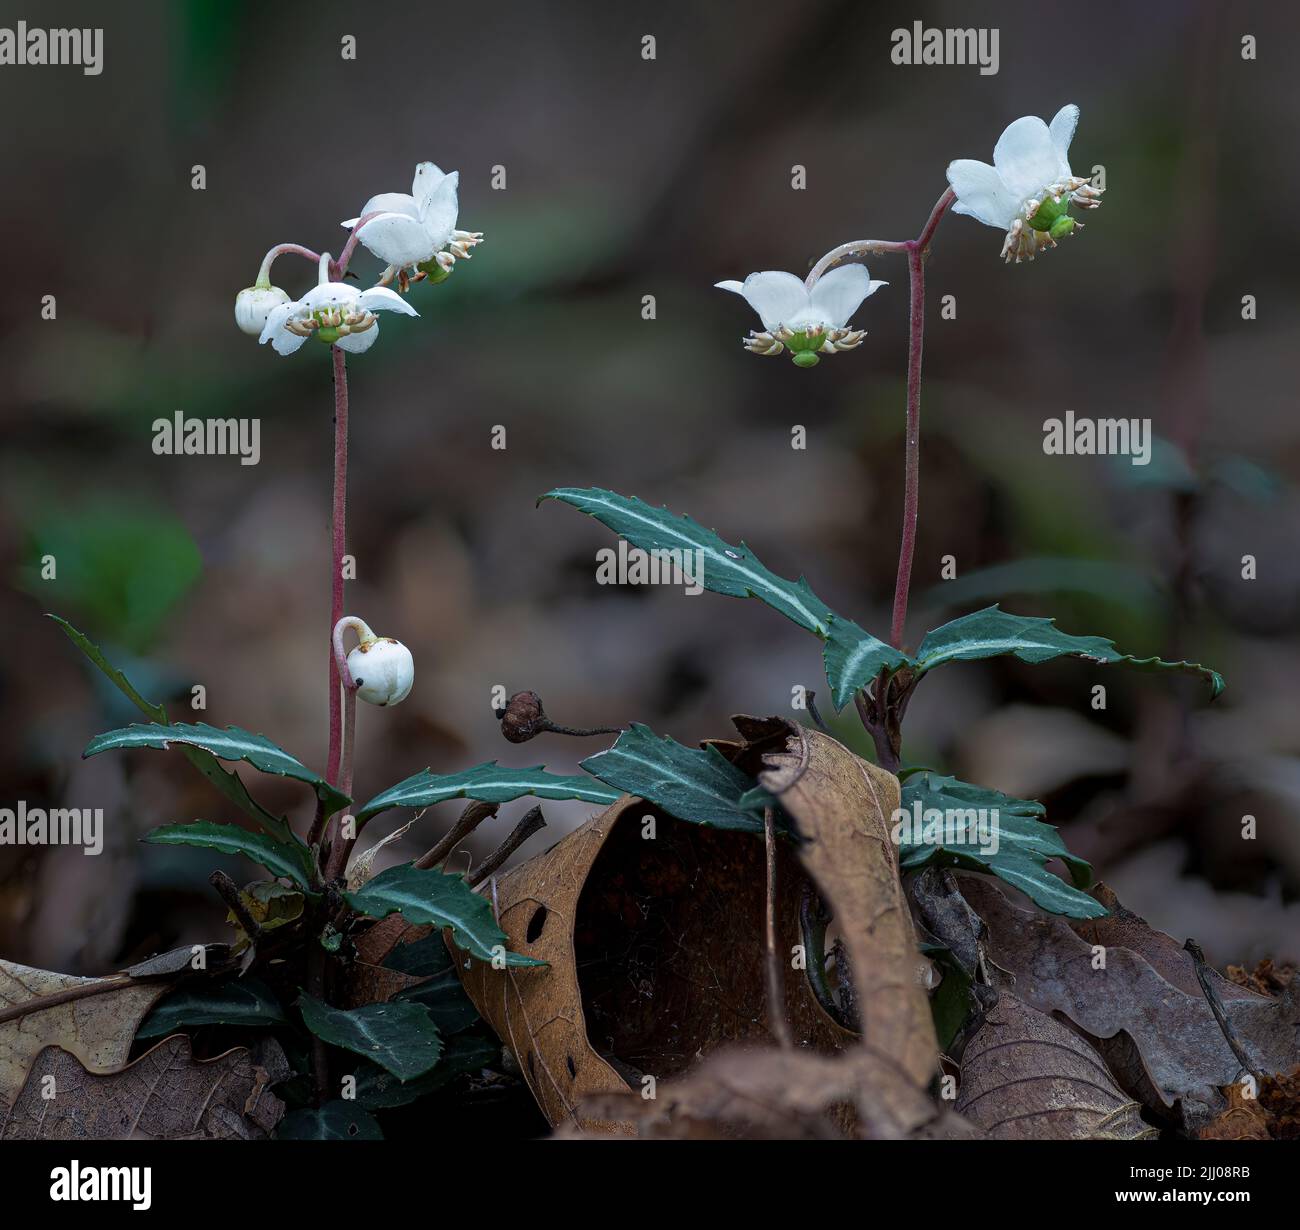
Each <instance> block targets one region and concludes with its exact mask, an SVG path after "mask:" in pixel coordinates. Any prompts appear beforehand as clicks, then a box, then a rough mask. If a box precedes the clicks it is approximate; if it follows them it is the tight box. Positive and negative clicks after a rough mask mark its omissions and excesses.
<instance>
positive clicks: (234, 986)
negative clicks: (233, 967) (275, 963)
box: [135, 978, 286, 1039]
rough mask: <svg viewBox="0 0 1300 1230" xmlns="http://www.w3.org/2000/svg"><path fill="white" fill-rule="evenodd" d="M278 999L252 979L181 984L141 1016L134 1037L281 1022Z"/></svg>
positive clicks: (283, 1019) (158, 1036)
mask: <svg viewBox="0 0 1300 1230" xmlns="http://www.w3.org/2000/svg"><path fill="white" fill-rule="evenodd" d="M285 1020H286V1017H285V1015H284V1009H283V1008H281V1007H280V1001H279V1000H278V999H276V998H275V996H274V995H273V994H272V993H271V990H270V988H269V987H267V986H266V985H265V983H261V982H259V981H258V980H257V979H256V978H231V979H229V980H227V981H225V982H219V983H217V984H216V985H214V986H193V987H181V988H180V989H179V990H177V991H175V992H173V993H172V994H171V995H168V996H167V998H166V999H164V1000H162V1002H161V1003H159V1004H158V1005H157V1006H156V1007H155V1008H154V1010H153V1011H152V1012H151V1013H149V1015H148V1016H147V1017H145V1019H144V1023H143V1024H142V1025H141V1026H140V1028H139V1029H138V1030H136V1034H135V1036H136V1038H137V1039H139V1038H161V1037H163V1036H165V1035H166V1034H174V1033H177V1032H179V1031H181V1030H186V1029H193V1028H194V1027H195V1026H197V1025H242V1026H247V1027H250V1028H257V1027H264V1026H268V1025H282V1024H284V1022H285Z"/></svg>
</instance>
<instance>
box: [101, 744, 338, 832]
mask: <svg viewBox="0 0 1300 1230" xmlns="http://www.w3.org/2000/svg"><path fill="white" fill-rule="evenodd" d="M173 743H178V744H180V745H182V746H190V747H198V748H202V749H203V750H204V751H205V752H209V753H211V754H212V755H213V756H216V757H217V759H219V760H246V761H247V762H248V763H249V764H251V765H252V766H253V768H255V769H259V770H260V771H261V772H263V773H272V774H275V775H277V776H279V777H292V778H293V779H294V780H295V781H300V782H305V783H306V784H307V785H309V786H310V787H311V788H312V789H313V790H314V791H315V792H316V796H317V798H319V799H320V800H321V802H322V803H324V804H325V808H326V811H327V812H328V813H329V814H333V813H334V812H336V811H338V809H339V808H340V807H345V806H347V804H348V803H349V802H350V801H351V800H350V799H349V798H348V796H347V795H345V794H341V793H340V792H339V791H338V790H336V789H335V788H334V787H333V786H331V785H330V784H329V782H327V781H326V780H325V779H324V778H323V777H321V775H320V774H319V773H316V772H314V771H313V770H311V769H309V768H308V767H307V766H306V765H305V764H303V763H302V762H301V761H300V760H295V759H294V758H293V757H292V756H290V755H289V753H288V752H286V751H285V750H284V749H283V748H281V747H277V746H276V745H275V744H274V743H272V742H271V740H270V739H268V738H267V737H266V736H265V735H255V734H252V733H250V732H249V731H247V730H241V729H240V728H239V727H238V726H227V727H226V728H225V729H224V730H222V729H220V728H219V727H216V726H209V725H208V724H207V723H206V722H197V723H194V724H193V725H191V724H190V723H188V722H173V723H171V724H170V725H162V724H160V723H157V722H152V723H150V724H149V725H147V726H145V725H141V724H138V723H133V724H132V725H130V726H126V727H124V728H123V729H121V730H110V731H108V732H107V733H106V734H102V735H96V736H95V737H94V738H93V739H92V740H91V741H90V742H89V743H88V744H87V745H86V750H85V751H84V752H82V753H81V754H82V755H83V756H95V755H97V754H98V753H100V752H105V751H108V750H109V749H111V748H119V747H152V748H162V749H165V748H168V747H170V746H171V745H172V744H173Z"/></svg>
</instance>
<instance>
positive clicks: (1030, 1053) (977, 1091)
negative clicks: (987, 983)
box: [955, 993, 1157, 1140]
mask: <svg viewBox="0 0 1300 1230" xmlns="http://www.w3.org/2000/svg"><path fill="white" fill-rule="evenodd" d="M955 1109H956V1111H957V1113H958V1114H960V1115H963V1116H964V1117H965V1118H967V1119H969V1120H970V1121H971V1122H972V1123H974V1124H976V1125H977V1126H978V1127H981V1128H983V1129H984V1131H985V1132H987V1133H988V1134H989V1136H991V1137H993V1138H994V1139H996V1140H1144V1139H1150V1138H1152V1137H1154V1136H1155V1135H1157V1132H1156V1129H1155V1128H1154V1127H1151V1126H1150V1125H1149V1124H1146V1123H1144V1122H1143V1121H1142V1116H1141V1113H1140V1112H1141V1108H1140V1107H1139V1106H1138V1104H1137V1103H1136V1102H1134V1101H1133V1100H1132V1099H1131V1098H1129V1097H1128V1096H1126V1095H1125V1094H1123V1093H1121V1092H1120V1089H1119V1086H1118V1085H1116V1084H1115V1079H1114V1077H1113V1076H1112V1075H1111V1073H1110V1071H1109V1069H1108V1068H1107V1067H1106V1065H1105V1064H1104V1063H1103V1062H1102V1060H1101V1057H1100V1056H1099V1055H1098V1054H1097V1052H1096V1051H1094V1050H1093V1049H1092V1047H1090V1046H1089V1045H1088V1044H1087V1043H1086V1042H1085V1041H1084V1040H1083V1039H1082V1038H1080V1037H1079V1036H1078V1035H1077V1034H1076V1033H1074V1032H1073V1031H1072V1030H1070V1029H1067V1028H1066V1027H1065V1026H1064V1025H1062V1024H1060V1023H1059V1022H1057V1021H1054V1020H1052V1018H1051V1017H1049V1016H1045V1015H1044V1014H1043V1013H1041V1012H1037V1011H1035V1010H1034V1009H1033V1008H1030V1007H1028V1006H1027V1005H1026V1004H1024V1003H1022V1002H1021V1001H1020V1000H1018V999H1016V998H1015V997H1014V996H1011V995H1007V994H1005V993H1004V994H1003V995H1002V997H1001V998H1000V999H999V1001H998V1002H997V1004H995V1005H994V1006H993V1007H991V1008H989V1009H988V1011H987V1012H986V1014H985V1017H984V1023H983V1024H982V1025H981V1026H980V1027H979V1029H978V1030H977V1031H976V1033H975V1036H974V1037H973V1038H972V1039H971V1040H970V1042H969V1043H968V1044H967V1046H966V1052H965V1055H964V1056H963V1059H962V1065H961V1092H960V1093H959V1094H958V1096H957V1104H956V1107H955Z"/></svg>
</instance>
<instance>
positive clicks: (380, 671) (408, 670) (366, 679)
mask: <svg viewBox="0 0 1300 1230" xmlns="http://www.w3.org/2000/svg"><path fill="white" fill-rule="evenodd" d="M348 671H349V672H350V673H351V675H352V682H353V683H354V684H356V689H357V695H358V696H359V697H360V698H361V699H362V700H364V701H365V702H366V703H367V704H371V705H396V704H399V703H400V702H401V701H404V700H405V699H406V698H407V696H408V695H409V694H410V691H411V685H412V684H413V683H414V682H415V659H414V658H412V657H411V651H410V650H409V649H407V647H406V646H405V645H403V644H402V642H401V641H395V640H393V638H392V637H391V636H379V637H375V638H374V639H372V640H364V641H362V642H361V644H359V645H358V646H357V647H356V648H355V649H353V651H352V652H351V653H350V654H348Z"/></svg>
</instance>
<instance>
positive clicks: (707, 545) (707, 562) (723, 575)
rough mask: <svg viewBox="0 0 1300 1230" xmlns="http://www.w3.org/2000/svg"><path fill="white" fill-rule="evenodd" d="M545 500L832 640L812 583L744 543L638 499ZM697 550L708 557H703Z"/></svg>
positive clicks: (550, 496)
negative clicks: (771, 565)
mask: <svg viewBox="0 0 1300 1230" xmlns="http://www.w3.org/2000/svg"><path fill="white" fill-rule="evenodd" d="M541 500H561V501H563V502H564V503H565V504H571V505H572V506H573V507H574V508H576V509H578V511H579V512H584V513H586V514H587V515H588V516H589V517H594V518H595V519H596V520H597V521H599V522H600V523H601V524H602V525H605V526H608V527H609V528H610V529H611V530H613V531H614V533H616V534H618V535H619V536H620V537H622V538H626V539H627V541H628V542H629V543H631V544H632V546H634V547H639V548H640V549H641V550H643V551H678V552H683V553H685V554H684V555H683V556H680V557H673V558H680V559H684V561H685V565H686V568H685V571H686V572H687V573H688V574H689V575H690V576H691V578H692V580H694V581H695V582H696V583H698V584H702V585H703V586H704V588H705V589H709V590H712V591H713V592H714V593H715V594H728V595H730V596H731V597H733V598H758V599H761V600H762V601H763V602H766V603H767V605H768V606H770V607H772V608H773V610H777V611H780V612H781V614H782V615H784V616H785V617H786V618H787V619H791V620H793V621H794V622H795V623H797V624H798V625H799V626H800V627H801V628H806V629H807V630H808V631H809V632H814V633H816V634H817V635H818V636H820V637H825V636H826V633H827V629H828V626H829V624H830V619H831V614H832V612H831V610H830V608H829V607H827V605H826V604H825V603H824V602H823V601H822V600H821V599H820V598H818V597H817V595H816V594H814V593H813V592H812V590H811V589H810V588H809V587H808V582H807V581H805V580H804V579H803V578H802V577H800V578H799V580H797V581H787V580H786V579H785V578H784V577H779V576H777V575H776V573H774V572H772V571H770V570H769V569H768V568H766V567H765V566H764V565H763V564H761V563H760V562H759V561H758V560H757V559H756V558H755V556H754V553H753V552H752V551H751V550H750V549H749V548H748V547H747V546H746V545H745V544H744V543H743V542H742V543H741V544H740V545H739V546H732V545H731V544H730V543H727V542H723V541H722V539H721V538H719V537H718V536H717V534H715V533H714V532H713V531H712V530H706V529H705V528H704V527H703V526H702V525H699V524H697V523H696V522H694V521H692V520H691V518H690V517H686V516H680V517H679V516H677V515H676V514H675V513H672V512H669V511H668V509H666V508H654V507H652V506H651V505H649V504H646V503H645V502H644V501H642V500H638V499H637V498H636V497H635V496H626V495H619V494H618V493H617V492H614V491H606V490H604V489H603V488H600V487H557V488H555V490H553V491H548V492H547V493H546V494H545V495H544V496H542V497H541ZM541 500H538V503H539V504H540V503H541ZM696 551H700V552H701V553H702V555H701V556H698V557H697V556H696V555H695V552H696ZM697 558H698V559H701V560H702V561H703V562H702V571H703V575H702V576H696V575H695V571H696V564H695V561H696V559H697Z"/></svg>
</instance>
